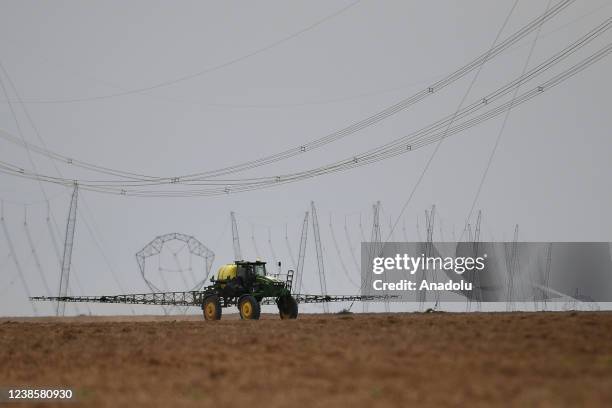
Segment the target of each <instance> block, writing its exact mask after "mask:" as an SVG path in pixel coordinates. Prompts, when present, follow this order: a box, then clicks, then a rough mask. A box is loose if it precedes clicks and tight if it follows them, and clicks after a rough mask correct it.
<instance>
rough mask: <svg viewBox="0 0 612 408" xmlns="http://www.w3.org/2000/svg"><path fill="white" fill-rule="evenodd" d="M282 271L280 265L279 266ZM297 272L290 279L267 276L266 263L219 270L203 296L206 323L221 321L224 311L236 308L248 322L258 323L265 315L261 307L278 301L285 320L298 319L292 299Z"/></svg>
mask: <svg viewBox="0 0 612 408" xmlns="http://www.w3.org/2000/svg"><path fill="white" fill-rule="evenodd" d="M279 267H280V263H279ZM292 281H293V271H291V270H290V271H289V272H288V273H287V275H286V279H285V280H284V281H283V280H280V279H279V277H278V276H272V275H268V274H267V273H266V263H265V262H262V261H259V260H257V261H255V262H248V261H236V262H234V263H232V264H227V265H223V266H221V267H220V268H219V271H218V272H217V276H216V277H213V278H212V279H211V282H212V285H210V286H208V287H207V288H206V289H205V290H204V293H203V296H202V310H203V311H204V319H206V320H219V319H221V310H222V308H224V307H229V306H233V305H236V306H237V307H238V311H239V312H240V317H241V318H242V319H244V320H257V319H259V315H260V313H261V304H262V302H264V303H271V302H270V301H271V300H272V299H274V301H275V302H276V305H277V306H278V311H279V314H280V318H281V319H295V318H297V315H298V304H297V301H296V300H295V298H294V297H293V296H291V285H292Z"/></svg>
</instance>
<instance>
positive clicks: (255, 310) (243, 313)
mask: <svg viewBox="0 0 612 408" xmlns="http://www.w3.org/2000/svg"><path fill="white" fill-rule="evenodd" d="M238 310H239V311H240V318H241V319H242V320H259V314H260V313H261V307H260V305H259V302H258V301H257V299H255V298H254V297H253V296H251V295H244V296H241V297H240V299H239V300H238Z"/></svg>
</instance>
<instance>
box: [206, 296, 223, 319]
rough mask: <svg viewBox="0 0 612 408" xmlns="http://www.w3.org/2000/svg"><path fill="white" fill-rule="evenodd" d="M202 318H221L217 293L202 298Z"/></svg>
mask: <svg viewBox="0 0 612 408" xmlns="http://www.w3.org/2000/svg"><path fill="white" fill-rule="evenodd" d="M202 310H203V311H204V320H221V300H220V299H219V296H217V295H210V296H206V298H204V302H203V303H202Z"/></svg>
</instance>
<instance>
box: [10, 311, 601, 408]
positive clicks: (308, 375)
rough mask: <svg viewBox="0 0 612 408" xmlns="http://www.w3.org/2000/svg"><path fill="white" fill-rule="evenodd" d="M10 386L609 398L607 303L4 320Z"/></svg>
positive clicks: (266, 395) (242, 401) (272, 399)
mask: <svg viewBox="0 0 612 408" xmlns="http://www.w3.org/2000/svg"><path fill="white" fill-rule="evenodd" d="M8 386H27V387H30V388H33V387H47V388H48V387H70V388H72V389H74V390H75V392H76V393H77V394H78V398H79V402H78V403H77V404H76V405H79V406H80V405H82V406H93V407H98V406H99V407H115V406H145V405H146V406H164V407H188V406H189V407H191V406H194V407H195V406H198V407H207V406H211V407H212V406H214V407H230V406H231V407H264V406H265V407H266V408H268V407H296V408H297V407H345V406H350V407H352V408H358V407H386V406H395V407H407V406H420V407H427V406H467V405H468V404H469V405H470V406H482V407H490V406H517V407H535V406H537V407H559V406H572V407H573V406H602V407H603V406H608V407H609V406H612V313H607V312H594V313H590V312H581V313H578V312H571V313H490V314H487V313H471V314H457V313H452V314H451V313H435V314H433V313H432V314H369V315H360V314H354V315H327V316H322V315H304V316H300V318H299V319H298V320H294V321H281V320H279V319H278V318H277V316H273V315H265V316H263V319H262V320H260V321H240V320H239V319H237V318H236V316H235V315H234V316H224V319H223V320H221V321H219V322H205V321H203V320H202V318H201V317H200V316H187V317H183V316H181V317H175V316H171V317H105V318H93V317H78V318H64V319H58V318H38V319H7V318H4V319H0V387H8ZM66 404H68V405H66ZM0 405H3V404H0ZM27 405H28V406H33V405H32V403H29V404H27ZM52 405H53V404H51V403H45V404H41V406H52ZM56 405H59V406H75V404H70V403H60V404H56Z"/></svg>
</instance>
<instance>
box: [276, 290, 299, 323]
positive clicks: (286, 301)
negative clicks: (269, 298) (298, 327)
mask: <svg viewBox="0 0 612 408" xmlns="http://www.w3.org/2000/svg"><path fill="white" fill-rule="evenodd" d="M276 304H277V305H278V313H279V314H280V318H281V319H297V316H298V304H297V302H296V300H295V298H293V297H292V296H289V295H287V296H282V297H280V298H278V301H277V302H276Z"/></svg>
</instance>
